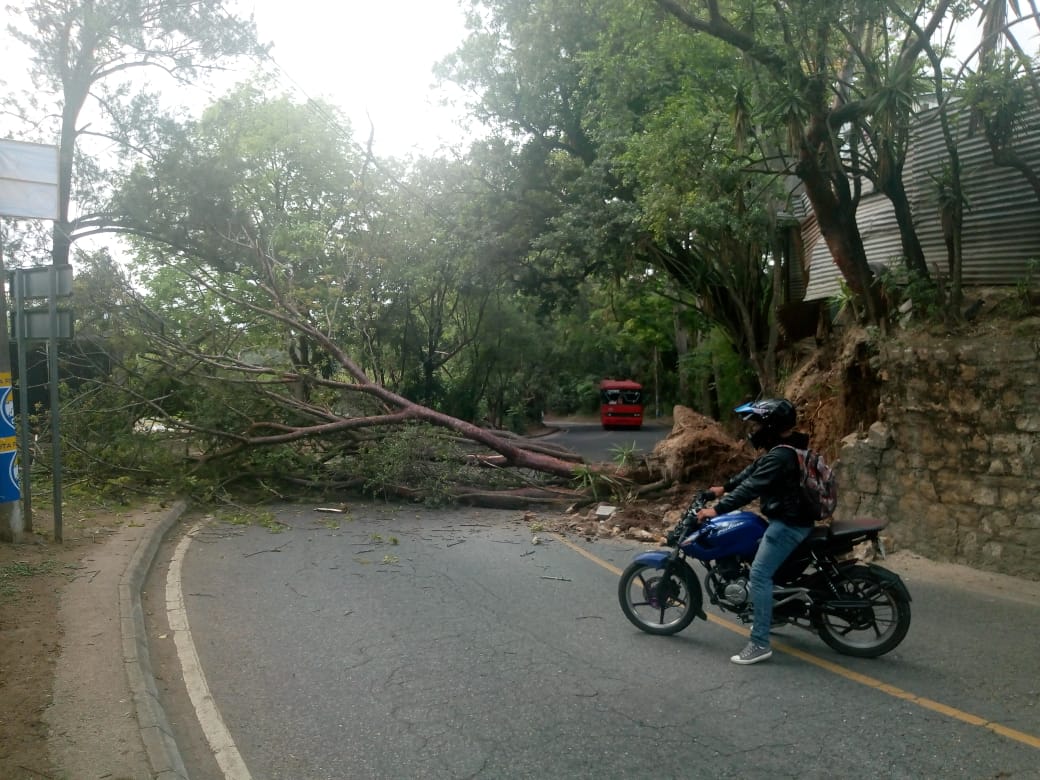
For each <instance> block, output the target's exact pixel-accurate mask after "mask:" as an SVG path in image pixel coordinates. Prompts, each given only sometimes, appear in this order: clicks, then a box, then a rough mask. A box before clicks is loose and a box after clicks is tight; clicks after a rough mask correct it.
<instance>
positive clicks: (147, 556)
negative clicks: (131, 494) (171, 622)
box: [44, 502, 187, 780]
mask: <svg viewBox="0 0 1040 780" xmlns="http://www.w3.org/2000/svg"><path fill="white" fill-rule="evenodd" d="M185 509H186V505H185V504H184V503H183V502H178V503H176V504H174V505H173V506H171V507H169V508H167V509H164V510H159V511H148V510H142V511H139V512H135V513H133V514H132V516H131V517H130V519H129V521H128V522H126V523H124V524H123V525H122V526H121V527H120V528H119V530H117V531H116V532H115V533H114V534H113V535H111V536H110V537H108V538H107V539H106V540H105V541H103V542H102V543H101V544H98V545H97V547H96V550H95V549H94V548H91V549H90V550H89V551H88V554H87V555H86V556H85V557H84V559H83V565H84V572H83V576H78V577H76V578H75V579H74V580H73V581H72V582H70V583H69V584H68V586H67V587H66V588H65V590H64V591H63V593H62V596H61V604H60V608H59V621H60V623H61V626H62V630H63V637H62V641H61V652H60V655H59V657H58V660H57V663H56V668H55V678H54V691H53V703H52V705H51V706H50V707H49V708H48V709H47V710H46V712H45V715H44V718H45V720H46V722H47V725H48V727H49V736H48V750H49V752H50V757H51V760H52V762H53V765H54V766H55V767H57V768H58V770H59V772H60V775H59V776H61V777H66V778H70V780H78V779H79V778H84V779H85V778H112V780H154V779H155V778H158V779H159V780H186V778H187V772H186V771H185V769H184V764H183V762H182V761H181V757H180V753H179V752H178V750H177V745H176V743H175V742H174V740H173V737H172V736H171V731H170V728H169V724H168V723H167V721H166V716H165V713H164V712H163V709H162V706H161V705H160V703H159V700H158V695H157V692H156V687H155V680H154V678H153V675H152V669H151V663H150V661H149V656H148V637H147V634H146V633H145V626H144V614H143V612H142V609H141V588H142V586H143V584H144V581H145V578H146V576H147V574H148V570H149V568H150V567H151V565H152V561H153V560H154V558H155V555H156V552H157V551H158V549H159V545H160V543H161V542H162V540H163V538H164V537H165V535H166V534H167V532H168V531H169V530H170V529H171V528H173V526H174V525H175V524H176V523H177V521H178V520H179V519H180V517H181V515H182V514H183V513H184V511H185Z"/></svg>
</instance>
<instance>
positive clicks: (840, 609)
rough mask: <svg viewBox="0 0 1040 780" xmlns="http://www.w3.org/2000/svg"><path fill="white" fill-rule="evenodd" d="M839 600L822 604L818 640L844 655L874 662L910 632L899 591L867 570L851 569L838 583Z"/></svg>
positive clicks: (907, 611)
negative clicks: (873, 659)
mask: <svg viewBox="0 0 1040 780" xmlns="http://www.w3.org/2000/svg"><path fill="white" fill-rule="evenodd" d="M837 585H838V590H839V593H840V596H839V597H831V598H830V599H829V600H826V601H824V602H823V605H822V609H821V611H820V614H819V616H818V620H817V628H818V629H819V631H820V638H821V639H822V640H823V641H824V642H826V643H827V644H828V645H830V646H831V647H832V648H834V649H835V650H837V651H838V652H839V653H843V654H844V655H851V656H856V657H858V658H876V657H878V656H880V655H884V654H885V653H887V652H889V651H890V650H892V649H893V648H895V647H896V645H898V644H899V643H900V642H902V641H903V638H904V637H905V636H906V632H907V631H909V630H910V602H909V601H908V600H907V598H906V596H905V595H904V594H903V593H902V592H900V590H899V589H898V588H894V587H892V586H891V584H890V583H887V582H885V581H884V580H882V579H880V578H878V577H877V576H876V575H875V574H874V573H873V572H871V570H870V569H869V568H868V567H866V566H853V567H851V568H849V569H848V570H846V571H845V576H844V577H843V578H842V580H841V581H840V582H839V583H837Z"/></svg>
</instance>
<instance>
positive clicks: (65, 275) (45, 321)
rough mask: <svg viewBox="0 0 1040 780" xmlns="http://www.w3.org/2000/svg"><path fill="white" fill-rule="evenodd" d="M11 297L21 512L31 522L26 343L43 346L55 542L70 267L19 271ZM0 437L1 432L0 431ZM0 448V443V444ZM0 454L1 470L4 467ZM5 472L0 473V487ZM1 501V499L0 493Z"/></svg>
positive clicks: (59, 533) (59, 526) (59, 524)
mask: <svg viewBox="0 0 1040 780" xmlns="http://www.w3.org/2000/svg"><path fill="white" fill-rule="evenodd" d="M9 282H10V286H11V294H12V297H13V298H14V301H15V309H14V316H13V317H12V318H11V321H12V326H11V331H12V333H13V335H14V337H15V342H16V344H17V345H18V391H19V395H20V403H19V407H20V409H21V419H22V425H21V448H22V454H23V457H22V479H21V484H22V512H23V515H24V516H25V517H27V518H32V490H31V484H30V481H31V477H30V469H31V467H32V456H31V449H30V446H29V371H28V368H27V364H28V360H27V357H26V356H27V354H28V345H29V344H30V343H32V342H40V341H42V342H46V344H47V386H48V388H49V391H50V409H51V453H52V461H53V480H52V483H53V484H52V487H53V490H54V541H56V542H60V541H62V540H63V536H64V531H63V521H62V506H61V503H62V487H61V481H62V461H61V399H60V397H59V385H60V382H59V377H58V340H59V339H61V340H70V339H72V335H73V334H72V326H73V317H72V312H71V311H68V310H59V309H58V298H59V297H68V296H69V295H72V266H70V265H65V266H53V265H51V266H42V267H37V268H17V269H15V270H14V271H12V272H11V274H10V277H9ZM40 298H46V299H47V305H46V307H42V306H34V307H33V308H27V307H26V305H25V302H26V299H40ZM0 433H2V431H0ZM0 446H2V445H0ZM2 458H3V454H2V452H0V467H2V464H3V460H2ZM2 485H3V473H2V472H0V487H2ZM0 500H2V495H0Z"/></svg>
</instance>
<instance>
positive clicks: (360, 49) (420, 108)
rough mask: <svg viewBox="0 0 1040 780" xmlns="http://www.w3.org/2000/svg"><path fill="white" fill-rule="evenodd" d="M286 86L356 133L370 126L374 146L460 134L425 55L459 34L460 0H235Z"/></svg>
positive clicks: (398, 147)
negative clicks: (330, 109) (325, 103)
mask: <svg viewBox="0 0 1040 780" xmlns="http://www.w3.org/2000/svg"><path fill="white" fill-rule="evenodd" d="M229 7H235V8H239V9H241V10H242V12H244V13H252V14H253V16H254V17H255V20H256V23H257V32H258V35H259V38H260V40H261V41H264V42H270V43H272V44H273V48H272V50H271V56H272V57H273V59H274V61H275V62H276V63H278V65H279V66H280V68H281V70H282V72H283V74H284V76H285V86H286V87H287V88H293V89H299V90H301V91H302V92H304V93H305V94H306V95H307V96H308V97H311V98H318V97H321V98H325V99H327V100H329V101H330V102H332V103H335V104H336V105H338V106H339V107H340V108H341V109H343V111H344V112H345V113H346V114H347V116H348V117H349V118H350V120H351V123H352V125H353V127H354V131H355V136H356V137H357V138H358V139H359V140H362V141H363V140H366V139H367V137H368V125H369V117H371V121H372V123H373V124H374V126H375V141H374V146H375V151H376V153H377V154H384V155H404V154H407V153H408V152H409V151H419V152H426V153H433V152H434V151H436V149H437V147H438V146H439V145H440V144H441V143H442V142H443V143H447V144H449V145H450V144H454V143H455V142H456V141H458V140H459V138H460V137H461V133H460V131H459V130H457V129H456V128H455V127H454V126H453V124H452V120H453V114H452V113H451V111H449V110H448V109H444V108H441V107H439V106H438V101H439V97H440V93H437V92H436V91H435V90H433V89H432V85H433V82H434V77H433V74H432V72H431V69H432V67H433V64H434V63H435V62H437V61H438V60H439V59H441V58H442V57H444V56H445V55H447V54H449V53H451V52H452V51H454V50H455V49H456V48H457V47H458V45H459V44H460V43H461V42H462V40H463V38H464V37H465V32H466V31H465V25H464V22H463V13H462V9H461V8H460V7H459V0H398V2H374V1H373V0H339V2H335V3H333V2H329V0H239V2H238V3H236V4H234V5H232V4H229Z"/></svg>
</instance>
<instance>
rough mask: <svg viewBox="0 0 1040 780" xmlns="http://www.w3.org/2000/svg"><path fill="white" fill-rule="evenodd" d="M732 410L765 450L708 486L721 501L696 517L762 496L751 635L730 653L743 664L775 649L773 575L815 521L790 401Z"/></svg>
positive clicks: (803, 443) (803, 442) (801, 438)
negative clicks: (809, 509) (804, 490)
mask: <svg viewBox="0 0 1040 780" xmlns="http://www.w3.org/2000/svg"><path fill="white" fill-rule="evenodd" d="M734 412H735V413H736V414H738V415H740V417H741V418H742V419H743V420H745V421H746V422H751V423H754V424H755V429H754V430H753V431H752V432H751V434H750V435H749V436H748V440H749V441H750V442H751V444H752V446H754V447H755V448H756V449H760V450H765V454H764V455H761V456H760V457H759V458H758V459H756V460H755V462H754V463H752V464H751V465H750V466H748V467H747V468H746V469H744V470H743V471H741V472H740V473H739V474H737V475H736V476H734V477H732V478H731V479H729V480H728V481H727V482H726V484H725V485H720V486H713V487H711V488H710V490H711V492H712V493H713V494H714V495H715V497H716V498H718V499H719V501H718V502H717V503H716V504H715V505H714V506H712V507H707V508H705V509H701V510H700V511H699V512H698V513H697V521H698V522H703V521H705V520H707V519H709V518H712V517H715V516H717V515H720V514H725V513H727V512H732V511H734V510H736V509H740V508H741V507H743V506H745V505H746V504H748V503H750V502H751V501H754V500H755V499H756V498H757V499H759V500H760V506H761V508H762V514H763V515H765V517H766V519H767V520H769V527H768V528H767V529H766V532H765V535H764V536H763V537H762V542H761V544H760V545H759V547H758V552H757V553H756V555H755V560H754V563H752V565H751V575H750V577H749V580H750V591H751V600H752V602H753V604H754V619H753V622H752V627H751V639H750V641H749V642H748V644H747V646H746V647H745V648H744V649H743V650H741V651H740V652H739V653H738V654H737V655H734V656H733V657H731V658H730V660H731V661H732V662H733V663H735V664H742V665H746V664H755V663H758V662H759V661H765V660H768V659H769V658H771V657H772V655H773V651H772V649H771V648H770V645H769V629H770V626H771V624H772V619H773V575H774V574H776V571H777V569H779V568H780V566H781V564H783V562H784V561H785V560H787V557H788V556H789V555H790V554H791V553H792V552H793V551H794V549H795V548H796V547H797V546H798V545H799V544H801V543H802V541H804V540H805V538H806V537H807V536H809V533H810V532H811V531H812V528H813V525H814V524H815V522H814V520H813V519H812V517H811V516H810V515H809V514H808V513H807V512H806V508H805V504H804V499H803V497H802V491H801V467H800V466H799V462H798V453H796V452H795V451H794V450H793V449H791V448H792V447H794V448H796V449H800V450H804V449H807V448H808V446H809V436H808V435H807V434H805V433H801V432H799V431H796V430H794V428H795V425H796V423H797V421H798V416H797V412H796V411H795V407H794V404H792V403H791V402H790V401H788V400H787V399H786V398H769V399H765V400H762V401H754V402H752V403H748V404H743V405H741V406H738V407H737V408H736V409H735V410H734ZM784 445H786V446H784Z"/></svg>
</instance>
